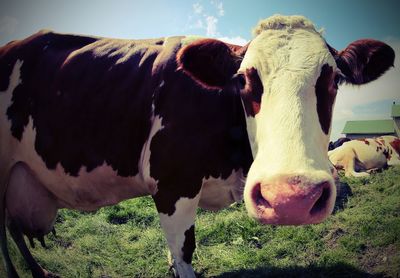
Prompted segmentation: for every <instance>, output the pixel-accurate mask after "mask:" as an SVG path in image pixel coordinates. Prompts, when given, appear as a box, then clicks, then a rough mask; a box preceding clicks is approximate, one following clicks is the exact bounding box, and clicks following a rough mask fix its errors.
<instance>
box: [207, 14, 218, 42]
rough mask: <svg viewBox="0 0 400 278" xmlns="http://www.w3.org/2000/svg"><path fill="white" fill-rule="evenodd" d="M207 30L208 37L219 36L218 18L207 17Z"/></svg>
mask: <svg viewBox="0 0 400 278" xmlns="http://www.w3.org/2000/svg"><path fill="white" fill-rule="evenodd" d="M206 23H207V26H206V30H207V36H211V37H215V36H216V35H217V23H218V18H216V17H215V16H211V15H210V16H207V17H206Z"/></svg>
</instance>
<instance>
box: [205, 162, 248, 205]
mask: <svg viewBox="0 0 400 278" xmlns="http://www.w3.org/2000/svg"><path fill="white" fill-rule="evenodd" d="M244 182H245V178H244V176H243V171H242V170H241V169H240V170H238V171H235V170H233V171H232V173H231V174H230V175H229V177H227V178H226V179H222V178H221V177H219V178H213V177H209V178H203V186H202V188H201V197H200V201H199V207H201V208H203V209H207V210H219V209H222V208H225V207H227V206H229V205H230V204H232V203H234V202H239V201H241V200H242V199H243V190H244Z"/></svg>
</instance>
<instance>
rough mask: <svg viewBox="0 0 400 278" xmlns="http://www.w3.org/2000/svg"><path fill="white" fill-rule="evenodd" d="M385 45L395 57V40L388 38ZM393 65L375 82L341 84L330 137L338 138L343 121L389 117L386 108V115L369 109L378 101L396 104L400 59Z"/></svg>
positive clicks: (397, 49) (399, 45)
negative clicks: (391, 50) (392, 51)
mask: <svg viewBox="0 0 400 278" xmlns="http://www.w3.org/2000/svg"><path fill="white" fill-rule="evenodd" d="M385 42H386V43H388V44H389V45H390V46H391V47H392V48H393V49H394V51H395V53H396V54H397V55H399V53H400V40H399V39H393V38H391V39H389V40H386V41H385ZM394 64H395V66H394V68H391V69H390V70H388V71H387V72H386V73H385V74H384V75H383V76H382V77H380V78H379V79H378V80H376V81H373V82H371V83H369V84H365V85H362V86H350V85H342V86H341V87H340V88H339V91H338V95H337V98H336V104H335V110H334V113H333V120H332V125H333V129H332V136H331V137H332V138H337V137H339V135H340V132H341V131H342V129H343V126H344V123H345V122H346V121H351V120H362V119H364V120H365V119H383V118H386V119H387V118H390V107H388V114H387V115H383V114H382V113H375V111H373V110H374V109H371V108H370V107H371V105H373V104H374V103H378V102H382V101H388V103H391V102H392V101H396V102H400V60H399V59H396V60H395V63H394ZM368 106H370V107H368ZM363 107H364V109H362V108H363ZM339 126H340V127H339Z"/></svg>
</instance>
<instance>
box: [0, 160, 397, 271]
mask: <svg viewBox="0 0 400 278" xmlns="http://www.w3.org/2000/svg"><path fill="white" fill-rule="evenodd" d="M341 181H342V183H343V185H347V187H346V188H347V189H346V190H347V191H346V192H347V193H346V196H345V197H343V196H342V197H341V198H340V199H339V200H338V202H337V207H336V209H335V213H334V214H333V215H332V216H331V217H329V218H328V219H327V220H326V221H325V222H324V223H321V224H318V225H310V226H301V227H278V226H261V225H259V224H257V223H256V222H255V221H254V220H252V219H250V218H249V217H248V216H247V212H246V210H245V208H244V205H243V204H235V205H232V206H230V207H229V208H226V209H224V210H221V211H220V212H207V211H204V210H201V209H199V211H198V217H197V220H196V237H197V239H196V241H197V249H196V251H195V254H194V256H193V265H194V268H195V270H196V271H197V272H198V276H199V277H224V278H225V277H265V276H268V277H399V276H400V272H399V270H400V268H399V266H400V238H399V237H400V217H399V216H400V167H392V168H389V169H388V170H386V171H384V172H382V173H376V174H373V175H371V177H369V178H363V179H356V178H346V177H344V176H341ZM350 192H351V194H350ZM56 230H57V236H53V235H49V236H48V237H47V239H46V241H47V245H48V248H47V249H44V248H42V247H40V246H39V245H38V244H37V247H36V248H35V249H31V250H32V253H33V255H34V257H35V258H37V260H38V261H39V263H40V264H41V265H43V266H44V267H45V268H46V269H48V270H49V271H51V272H54V273H57V274H59V275H61V276H62V277H103V278H104V277H170V276H171V273H170V272H169V269H168V265H167V252H168V250H167V245H166V241H165V239H164V236H163V233H162V231H161V229H160V225H159V223H158V215H157V212H156V209H155V206H154V204H153V202H152V199H151V198H150V197H143V198H136V199H133V200H128V201H125V202H122V203H120V204H118V205H116V206H112V207H106V208H102V209H100V210H99V211H97V212H96V213H80V212H76V211H71V210H60V212H59V215H58V217H57V221H56ZM9 246H10V253H11V256H12V258H13V261H14V263H15V265H16V268H17V269H18V272H19V274H20V276H21V277H30V274H29V270H28V269H27V266H26V264H25V262H24V261H23V259H22V258H21V255H20V254H19V252H17V249H16V247H15V244H14V243H13V242H12V241H11V240H9ZM2 273H5V272H4V268H3V266H0V277H3V276H2Z"/></svg>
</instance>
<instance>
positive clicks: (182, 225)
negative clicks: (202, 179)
mask: <svg viewBox="0 0 400 278" xmlns="http://www.w3.org/2000/svg"><path fill="white" fill-rule="evenodd" d="M164 197H165V198H163V196H160V195H159V193H157V194H156V196H154V200H155V203H156V206H157V209H158V212H159V216H160V222H161V227H162V229H163V231H164V233H165V236H166V238H167V241H168V246H169V250H170V252H171V257H172V258H171V259H172V262H171V263H172V267H173V270H174V274H175V276H178V277H180V278H187V277H190V278H192V277H196V276H195V274H194V271H193V268H192V255H193V252H194V249H195V247H196V246H195V233H194V221H195V218H196V209H197V205H198V203H199V199H200V193H199V194H197V195H196V196H195V197H194V198H192V199H191V198H185V197H182V198H180V199H178V201H177V202H176V203H175V206H174V205H173V204H172V208H174V207H175V209H174V211H170V212H167V211H165V207H166V206H165V204H166V202H168V200H170V199H169V198H168V197H169V196H164ZM168 207H171V206H168Z"/></svg>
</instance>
